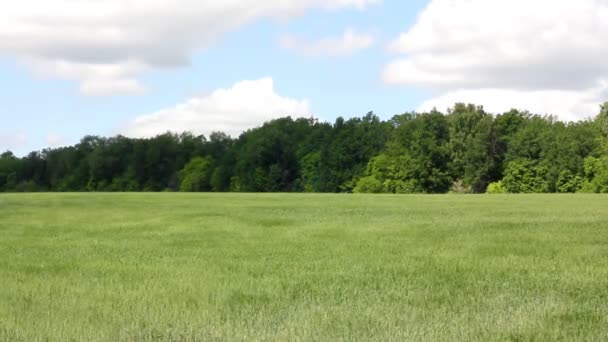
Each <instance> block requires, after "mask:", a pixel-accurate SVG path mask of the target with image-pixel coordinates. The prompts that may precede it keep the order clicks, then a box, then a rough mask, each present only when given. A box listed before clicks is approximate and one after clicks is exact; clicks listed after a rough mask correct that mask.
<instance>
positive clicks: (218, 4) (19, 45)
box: [0, 0, 381, 95]
mask: <svg viewBox="0 0 608 342" xmlns="http://www.w3.org/2000/svg"><path fill="white" fill-rule="evenodd" d="M380 1H381V0H260V1H249V0H224V1H216V0H130V1H124V0H103V1H102V0H45V1H37V0H21V1H3V3H2V4H1V7H2V10H1V11H0V56H2V55H7V56H11V57H14V58H16V59H17V60H19V61H21V62H22V63H24V64H25V65H27V66H28V67H30V68H31V69H32V70H34V71H35V72H37V73H40V74H42V75H45V76H50V77H58V78H62V79H68V80H75V81H77V82H79V83H80V90H81V91H82V92H83V93H85V94H88V95H109V94H114V93H128V94H131V93H140V92H142V91H143V89H144V86H143V85H142V84H141V83H140V81H139V78H138V77H139V76H140V75H141V73H143V72H144V71H146V70H150V69H161V68H174V67H182V66H186V65H188V64H189V63H190V59H191V56H192V55H193V53H195V52H196V51H198V50H200V49H203V48H205V47H207V46H208V45H209V44H210V43H211V42H212V41H213V40H214V39H216V38H218V37H219V36H220V35H221V34H223V33H225V32H227V31H230V30H235V29H237V28H239V27H241V26H243V25H246V24H248V23H250V22H252V21H254V20H257V19H260V18H277V19H283V18H288V17H291V16H294V15H298V14H301V13H303V12H304V11H306V10H308V9H310V8H324V9H327V10H333V9H338V8H345V7H350V8H356V9H364V8H366V7H367V6H369V5H372V4H375V3H379V2H380Z"/></svg>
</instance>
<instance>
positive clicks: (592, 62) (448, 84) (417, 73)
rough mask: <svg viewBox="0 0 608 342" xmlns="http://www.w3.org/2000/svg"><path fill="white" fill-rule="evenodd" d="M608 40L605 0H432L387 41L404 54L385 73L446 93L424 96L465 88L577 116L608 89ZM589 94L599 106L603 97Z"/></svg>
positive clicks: (494, 103)
mask: <svg viewBox="0 0 608 342" xmlns="http://www.w3.org/2000/svg"><path fill="white" fill-rule="evenodd" d="M606 42H608V1H606V0H579V1H576V2H575V1H571V0H534V1H529V0H512V1H503V0H432V1H431V2H430V3H429V5H428V6H427V7H426V9H425V10H424V11H423V12H422V13H421V14H420V15H419V17H418V21H417V22H416V24H415V25H414V26H413V27H412V28H411V29H410V30H409V31H407V32H405V33H403V34H401V35H400V37H399V38H398V39H396V40H395V41H394V42H393V43H392V44H391V45H390V50H391V51H393V52H395V53H398V54H402V55H403V57H400V58H397V59H396V60H394V61H392V62H391V63H389V64H388V65H387V66H386V68H385V70H384V74H383V78H384V80H385V82H387V83H389V84H402V85H409V86H424V87H427V88H429V89H432V90H435V91H439V92H440V93H442V94H443V95H442V96H440V97H438V98H436V99H433V100H431V101H428V102H427V103H426V104H429V103H436V104H440V105H443V102H444V101H446V99H449V100H452V99H453V100H458V101H464V100H465V99H460V98H458V96H462V97H465V96H466V97H468V98H477V99H479V100H482V101H481V102H480V101H477V102H478V103H479V104H484V105H486V107H496V108H499V107H501V108H502V106H499V104H500V103H503V102H505V101H506V100H507V99H510V100H512V101H513V102H512V104H511V106H520V105H522V106H529V108H530V109H532V108H536V110H537V111H540V112H545V111H548V112H553V113H555V114H557V115H559V116H560V117H562V118H574V117H576V118H580V117H581V116H580V113H579V112H578V111H579V110H580V109H581V108H586V106H589V102H587V101H588V100H589V99H590V98H593V97H594V96H596V95H597V96H599V95H606V94H605V93H606V90H608V86H607V85H606V81H607V80H608V64H607V63H606V62H605V61H606V59H607V58H608V44H606ZM487 95H493V96H492V97H484V96H487ZM533 96H538V97H539V98H538V99H537V100H536V101H534V97H533ZM592 100H597V101H598V102H597V103H596V104H595V108H597V104H599V103H600V102H602V101H603V100H602V99H601V96H599V98H597V99H596V98H593V99H592ZM438 107H439V106H438ZM595 111H597V110H595ZM595 111H594V112H592V113H587V114H586V115H592V114H594V113H595Z"/></svg>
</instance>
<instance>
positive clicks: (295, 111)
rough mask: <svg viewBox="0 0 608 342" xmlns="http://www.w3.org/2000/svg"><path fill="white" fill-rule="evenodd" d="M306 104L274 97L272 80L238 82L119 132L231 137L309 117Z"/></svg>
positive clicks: (152, 116) (133, 134) (142, 119)
mask: <svg viewBox="0 0 608 342" xmlns="http://www.w3.org/2000/svg"><path fill="white" fill-rule="evenodd" d="M310 115H311V114H310V106H309V103H308V101H307V100H297V99H292V98H288V97H282V96H280V95H278V94H276V92H275V90H274V85H273V80H272V79H271V78H262V79H259V80H254V81H241V82H238V83H236V84H234V85H233V86H232V87H231V88H228V89H218V90H215V91H214V92H212V93H211V94H210V95H208V96H204V97H195V98H191V99H189V100H187V101H186V102H184V103H181V104H178V105H176V106H174V107H172V108H167V109H162V110H160V111H158V112H156V113H152V114H148V115H142V116H140V117H138V118H136V119H135V120H134V121H133V122H131V123H130V124H128V125H127V126H126V127H125V128H123V129H122V130H121V133H122V134H124V135H126V136H130V137H150V136H154V135H157V134H161V133H165V132H167V131H172V132H184V131H191V132H193V133H196V134H206V135H208V134H209V133H211V132H213V131H222V132H225V133H228V134H230V135H232V136H236V135H238V134H239V133H241V132H243V131H244V130H247V129H249V128H254V127H257V126H259V125H261V124H262V123H263V122H265V121H268V120H271V119H275V118H278V117H283V116H293V117H300V116H306V117H308V116H310Z"/></svg>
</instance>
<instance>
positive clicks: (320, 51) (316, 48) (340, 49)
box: [279, 28, 374, 57]
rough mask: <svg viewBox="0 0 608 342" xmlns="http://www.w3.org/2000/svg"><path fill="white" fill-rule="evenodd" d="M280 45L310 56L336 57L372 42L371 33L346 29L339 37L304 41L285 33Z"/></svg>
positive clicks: (366, 46) (367, 45)
mask: <svg viewBox="0 0 608 342" xmlns="http://www.w3.org/2000/svg"><path fill="white" fill-rule="evenodd" d="M279 42H280V45H281V47H283V48H284V49H287V50H292V51H295V52H297V53H300V54H303V55H306V56H311V57H321V56H329V57H337V56H348V55H352V54H354V53H355V52H357V51H359V50H363V49H367V48H369V47H370V46H372V44H373V43H374V37H373V35H371V34H369V33H357V32H356V31H355V30H353V29H351V28H349V29H346V31H345V32H344V34H343V35H342V36H341V37H329V38H323V39H321V40H318V41H306V40H304V39H302V38H299V37H295V36H292V35H285V36H283V37H281V39H280V41H279Z"/></svg>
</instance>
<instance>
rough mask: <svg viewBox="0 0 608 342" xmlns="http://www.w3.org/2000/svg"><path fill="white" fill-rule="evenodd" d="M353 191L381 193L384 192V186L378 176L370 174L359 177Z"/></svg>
mask: <svg viewBox="0 0 608 342" xmlns="http://www.w3.org/2000/svg"><path fill="white" fill-rule="evenodd" d="M353 191H354V192H355V193H359V194H379V193H382V192H384V186H382V183H380V181H379V180H378V179H376V177H374V176H369V177H363V178H361V179H359V181H358V182H357V186H355V188H354V189H353Z"/></svg>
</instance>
